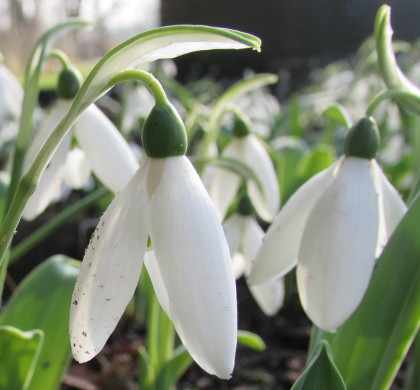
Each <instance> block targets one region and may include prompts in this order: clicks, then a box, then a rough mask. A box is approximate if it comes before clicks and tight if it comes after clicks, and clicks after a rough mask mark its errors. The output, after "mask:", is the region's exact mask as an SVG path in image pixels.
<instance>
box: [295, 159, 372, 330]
mask: <svg viewBox="0 0 420 390" xmlns="http://www.w3.org/2000/svg"><path fill="white" fill-rule="evenodd" d="M374 180H375V177H374V168H373V166H372V162H371V161H369V160H366V159H361V158H355V157H348V158H347V159H346V160H344V163H343V164H342V166H341V168H340V171H339V172H338V174H337V177H336V179H335V180H334V182H333V183H332V184H331V185H330V186H329V187H328V188H327V190H326V191H325V192H324V194H323V195H322V197H321V198H320V199H319V200H318V202H317V203H316V204H315V206H314V207H313V210H312V212H311V214H310V216H309V218H308V220H307V223H306V226H305V230H304V233H303V237H302V243H301V246H300V251H299V264H298V267H297V281H298V289H299V296H300V299H301V302H302V306H303V308H304V309H305V311H306V313H307V315H308V316H309V318H310V319H311V320H312V321H313V322H314V323H315V324H316V325H317V326H318V327H320V328H321V329H324V330H327V331H335V330H336V329H337V328H338V327H339V326H340V325H341V324H342V323H343V322H344V321H345V320H346V319H347V318H348V317H349V316H350V315H351V314H352V313H353V311H354V310H355V309H356V307H357V306H358V305H359V303H360V301H361V299H362V298H363V295H364V293H365V291H366V289H367V286H368V284H369V280H370V277H371V274H372V270H373V267H374V264H375V251H376V245H377V239H378V224H379V212H378V208H379V207H378V196H379V194H378V192H377V189H376V186H375V183H374Z"/></svg>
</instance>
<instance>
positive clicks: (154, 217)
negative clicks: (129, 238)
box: [150, 156, 237, 378]
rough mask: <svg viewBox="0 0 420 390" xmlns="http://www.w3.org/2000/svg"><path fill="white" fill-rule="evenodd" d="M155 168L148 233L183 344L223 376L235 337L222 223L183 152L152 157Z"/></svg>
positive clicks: (228, 368) (230, 273)
mask: <svg viewBox="0 0 420 390" xmlns="http://www.w3.org/2000/svg"><path fill="white" fill-rule="evenodd" d="M152 164H155V168H156V171H157V170H158V169H159V170H160V171H161V178H160V182H159V184H158V185H157V186H156V189H155V190H154V192H153V194H152V196H151V204H150V215H151V220H150V236H151V239H152V245H153V248H154V251H155V254H156V258H157V262H158V266H159V269H160V272H161V276H162V280H163V283H164V284H165V286H166V289H167V292H168V298H169V307H170V315H169V317H170V318H171V319H172V321H173V323H174V326H175V329H176V331H177V332H178V335H179V336H180V338H181V340H182V342H183V344H184V346H185V347H186V349H187V350H188V351H189V353H190V354H191V356H192V357H193V358H194V360H195V361H196V362H197V363H198V364H199V365H200V366H201V367H202V368H203V369H204V370H206V371H207V372H209V373H211V374H215V375H217V376H219V377H221V378H229V377H230V375H231V372H232V370H233V365H234V357H235V350H236V339H237V312H236V288H235V287H236V286H235V279H234V276H233V270H232V262H231V258H230V256H229V248H228V245H227V243H226V240H225V237H224V233H223V229H222V226H221V223H220V221H219V218H218V216H217V213H216V211H215V209H214V207H213V205H212V203H211V200H210V198H209V196H208V194H207V192H206V190H205V188H204V186H203V184H202V183H201V181H200V178H199V177H198V175H197V173H196V171H195V170H194V168H193V166H192V165H191V163H190V162H189V161H188V159H187V158H186V157H184V156H182V157H172V158H166V159H153V161H152Z"/></svg>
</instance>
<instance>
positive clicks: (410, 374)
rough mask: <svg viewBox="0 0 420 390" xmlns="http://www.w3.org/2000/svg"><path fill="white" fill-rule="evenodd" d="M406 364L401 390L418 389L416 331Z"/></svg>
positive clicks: (419, 356)
mask: <svg viewBox="0 0 420 390" xmlns="http://www.w3.org/2000/svg"><path fill="white" fill-rule="evenodd" d="M408 364H409V366H408V369H407V374H406V375H405V380H406V382H405V383H404V387H403V390H418V389H420V333H417V336H416V340H415V341H414V344H413V348H412V350H411V355H410V359H409V362H408Z"/></svg>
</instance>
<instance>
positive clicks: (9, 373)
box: [0, 326, 43, 390]
mask: <svg viewBox="0 0 420 390" xmlns="http://www.w3.org/2000/svg"><path fill="white" fill-rule="evenodd" d="M42 341H43V333H42V331H40V330H33V331H29V332H22V331H21V330H19V329H16V328H14V327H11V326H0V389H7V390H26V389H27V388H28V384H29V382H30V380H31V378H32V374H33V371H34V368H35V365H36V363H37V360H38V357H39V352H40V349H41V348H42Z"/></svg>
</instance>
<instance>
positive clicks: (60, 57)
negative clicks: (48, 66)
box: [49, 49, 71, 69]
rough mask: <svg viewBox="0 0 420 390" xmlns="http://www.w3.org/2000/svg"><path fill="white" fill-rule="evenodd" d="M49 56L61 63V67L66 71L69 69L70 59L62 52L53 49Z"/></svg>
mask: <svg viewBox="0 0 420 390" xmlns="http://www.w3.org/2000/svg"><path fill="white" fill-rule="evenodd" d="M49 56H50V57H51V58H57V59H58V60H59V61H60V62H61V65H63V68H65V69H67V68H70V67H71V62H70V59H69V57H68V56H67V54H66V53H64V51H62V50H59V49H55V50H53V51H51V53H50V54H49Z"/></svg>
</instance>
